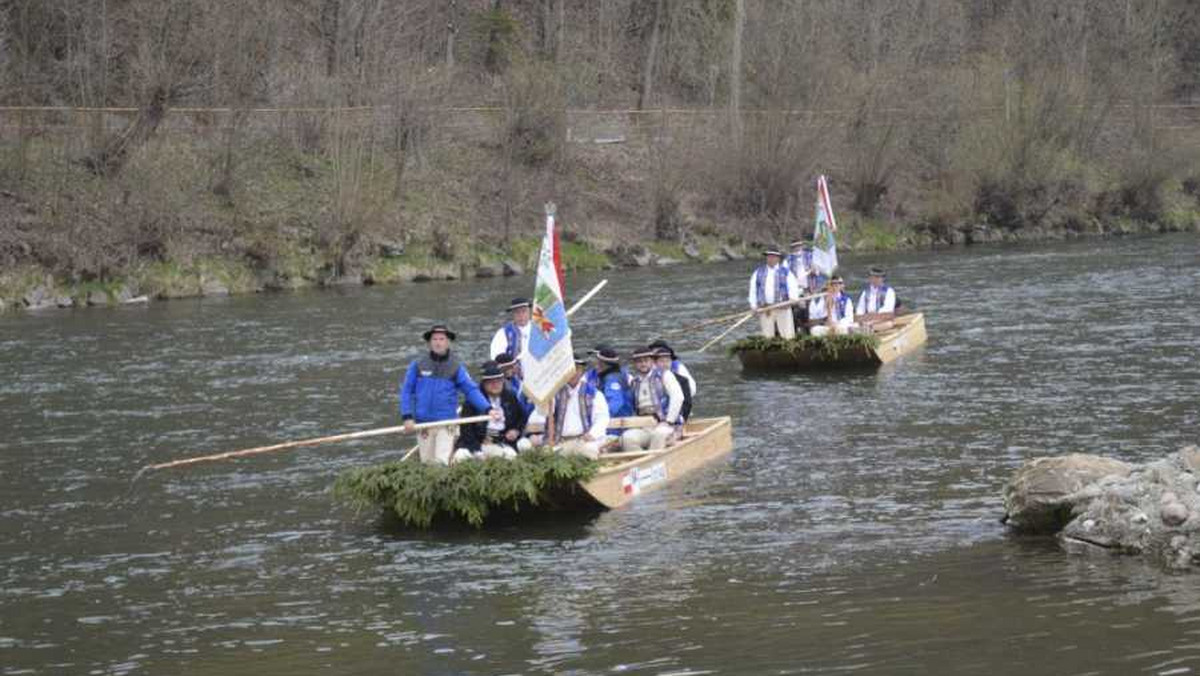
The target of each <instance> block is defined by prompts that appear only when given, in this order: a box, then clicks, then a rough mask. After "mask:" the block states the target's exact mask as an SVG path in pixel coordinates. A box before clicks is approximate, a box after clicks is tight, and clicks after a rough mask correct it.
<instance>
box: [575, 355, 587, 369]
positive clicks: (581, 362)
mask: <svg viewBox="0 0 1200 676" xmlns="http://www.w3.org/2000/svg"><path fill="white" fill-rule="evenodd" d="M575 365H576V366H586V365H587V355H584V354H581V353H579V352H576V353H575Z"/></svg>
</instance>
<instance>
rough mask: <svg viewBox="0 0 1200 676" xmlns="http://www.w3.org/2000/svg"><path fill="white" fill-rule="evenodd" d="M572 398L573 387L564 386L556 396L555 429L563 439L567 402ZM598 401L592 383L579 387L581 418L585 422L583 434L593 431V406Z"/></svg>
mask: <svg viewBox="0 0 1200 676" xmlns="http://www.w3.org/2000/svg"><path fill="white" fill-rule="evenodd" d="M570 398H571V386H570V385H564V386H562V387H560V388H559V389H558V394H555V395H554V429H555V430H558V435H559V438H561V437H562V428H563V423H564V422H566V420H567V402H568V401H569V400H570ZM595 399H596V388H595V387H592V385H591V383H587V382H585V383H583V384H582V385H581V386H580V387H579V418H580V420H581V421H582V422H583V433H584V434H587V432H588V430H590V429H592V404H593V403H594V402H595Z"/></svg>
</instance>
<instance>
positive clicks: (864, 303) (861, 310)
mask: <svg viewBox="0 0 1200 676" xmlns="http://www.w3.org/2000/svg"><path fill="white" fill-rule="evenodd" d="M881 300H882V302H880V301H881ZM895 311H896V290H895V289H893V288H892V287H890V286H889V287H888V290H887V293H885V294H883V297H882V299H881V298H880V295H879V289H878V288H876V287H874V286H870V287H867V290H866V291H863V292H862V293H861V294H860V295H859V296H858V308H857V309H856V310H855V312H857V313H858V314H860V315H865V314H870V313H872V312H895Z"/></svg>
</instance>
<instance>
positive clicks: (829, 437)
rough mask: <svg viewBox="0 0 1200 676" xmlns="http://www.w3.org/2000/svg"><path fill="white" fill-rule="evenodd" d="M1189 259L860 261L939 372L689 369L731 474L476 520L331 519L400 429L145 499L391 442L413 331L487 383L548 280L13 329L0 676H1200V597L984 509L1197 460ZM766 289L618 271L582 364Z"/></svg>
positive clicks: (739, 275) (1123, 250)
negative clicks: (1043, 474) (1090, 479)
mask: <svg viewBox="0 0 1200 676" xmlns="http://www.w3.org/2000/svg"><path fill="white" fill-rule="evenodd" d="M1198 251H1200V247H1197V240H1196V238H1195V236H1171V237H1160V238H1149V239H1131V240H1120V241H1107V242H1081V243H1072V244H1060V245H1055V246H1054V247H1053V248H1048V247H1028V248H1011V247H1006V248H982V249H980V248H975V249H969V250H965V251H948V252H940V253H938V254H937V255H932V254H927V253H908V254H896V255H889V256H881V257H877V258H872V259H870V260H867V259H864V258H857V259H856V258H849V260H847V261H846V263H847V264H848V267H849V268H850V269H851V270H852V271H855V270H861V269H863V268H865V267H866V265H867V264H868V263H875V262H880V263H883V264H885V265H886V266H887V267H888V268H889V269H890V270H892V280H891V281H892V283H893V284H894V285H895V286H897V287H898V288H899V289H900V292H901V296H902V297H903V298H906V299H911V300H913V301H914V302H916V303H917V304H919V306H920V307H921V309H922V310H924V311H925V312H926V313H927V323H928V327H929V333H930V343H929V345H928V346H927V347H926V348H925V349H924V350H923V351H922V352H920V353H919V354H916V355H913V356H911V357H908V358H905V359H903V360H901V361H900V362H897V363H895V364H892V365H889V366H887V367H884V368H882V369H880V370H879V371H875V372H865V373H863V372H859V373H853V374H830V373H817V374H793V375H782V376H768V377H753V378H751V377H744V376H742V375H741V373H740V371H739V369H738V367H737V362H736V360H732V359H730V358H728V357H726V356H725V355H723V354H720V353H719V352H718V351H713V352H712V353H706V354H703V355H694V354H691V355H689V354H688V353H687V352H686V351H684V355H683V356H684V358H685V360H686V361H688V363H689V366H690V367H691V368H692V370H693V372H695V373H696V374H697V376H698V377H699V379H700V388H701V398H700V401H699V402H698V412H699V413H701V414H705V413H708V414H729V415H732V416H733V417H734V420H735V430H734V437H735V450H734V453H733V454H732V456H731V458H730V459H729V461H728V462H725V463H720V464H718V465H716V466H714V467H711V468H708V469H706V470H705V471H704V472H702V473H701V474H699V475H697V476H696V477H695V478H694V479H693V480H691V481H688V482H687V483H686V484H683V485H674V486H671V487H669V488H668V489H666V490H664V491H660V492H657V493H651V494H647V495H645V496H643V497H642V498H639V500H638V501H635V502H634V503H633V504H632V505H631V506H629V507H628V508H625V509H622V510H618V511H615V512H607V513H603V514H600V515H585V516H582V517H577V518H573V519H567V520H556V519H538V520H535V521H533V522H527V521H525V520H512V521H508V522H505V523H502V524H500V525H499V527H498V528H496V529H494V530H489V531H483V532H477V531H474V530H471V529H456V530H451V531H443V532H437V533H424V532H415V531H410V530H404V529H399V528H398V527H397V526H396V524H395V523H394V522H391V521H389V520H388V519H386V518H380V517H379V516H378V515H375V514H355V513H353V512H351V511H349V510H347V509H345V508H344V507H341V506H339V505H336V504H334V503H333V502H332V500H331V498H330V496H329V494H328V488H329V486H330V484H331V483H332V480H333V478H334V477H335V476H336V475H337V474H338V472H340V471H342V470H344V469H346V468H348V467H352V466H357V465H360V464H363V463H370V462H377V461H380V460H384V459H389V458H396V457H399V455H401V454H402V453H403V452H404V451H405V449H406V443H405V440H403V439H400V438H394V439H389V438H383V439H374V440H366V441H362V442H358V443H351V444H346V445H342V446H336V447H316V448H310V449H303V450H298V451H296V452H294V453H285V454H279V455H275V456H260V457H257V458H254V459H247V460H243V461H238V462H231V463H226V464H215V465H209V466H203V467H196V468H194V469H191V470H186V471H178V472H168V473H162V474H158V475H152V476H150V477H147V478H145V479H142V480H141V481H140V482H139V483H138V484H137V485H136V486H134V487H133V491H132V492H130V484H129V479H130V478H131V477H132V475H133V473H134V471H136V469H137V468H138V467H140V466H142V465H144V464H146V463H149V462H159V461H163V460H167V459H172V458H175V457H179V456H183V455H190V454H199V453H209V452H216V451H220V450H228V449H232V448H240V447H245V446H252V445H257V444H260V443H268V442H272V441H277V440H280V439H288V438H297V437H305V436H316V435H321V434H326V433H333V432H338V431H346V430H353V429H363V428H369V427H376V426H384V425H391V424H394V423H395V420H396V417H397V416H396V413H395V401H394V395H393V391H394V388H395V385H396V383H397V381H398V379H399V377H400V374H401V370H402V368H403V366H404V365H405V364H406V363H407V361H408V360H409V359H411V358H412V357H413V356H415V355H416V354H417V353H418V351H419V349H420V344H419V334H420V332H421V331H423V330H424V329H425V328H427V325H428V324H429V323H431V322H433V321H436V320H443V319H446V320H449V321H450V322H451V324H452V325H453V326H454V327H456V328H457V329H459V331H460V334H461V335H462V338H463V339H462V340H461V342H460V344H459V345H458V349H459V350H460V352H461V354H462V355H463V357H464V358H465V360H466V361H467V362H468V363H472V364H473V363H476V362H478V361H479V360H480V359H481V358H482V357H483V356H484V350H485V349H486V342H487V340H488V339H489V338H490V334H491V330H493V329H494V327H495V326H496V325H497V323H498V322H499V321H500V320H501V319H502V314H501V311H502V309H503V308H504V307H505V305H506V303H507V300H508V299H509V298H510V297H512V296H514V295H521V294H526V293H527V291H528V289H526V288H525V287H526V286H527V285H528V284H529V280H528V279H508V280H501V281H490V282H488V283H486V284H483V283H479V284H475V283H467V284H427V285H421V286H405V287H390V288H363V289H347V290H341V291H334V292H325V293H317V292H312V293H297V294H292V295H282V296H272V297H244V298H228V299H217V300H208V299H206V300H203V301H194V302H188V301H181V302H172V303H161V304H153V305H150V306H148V307H142V308H118V309H112V310H89V311H76V312H69V313H49V314H42V315H29V316H15V317H14V316H9V317H6V318H4V319H3V320H2V321H0V363H3V364H4V378H3V379H0V495H2V496H3V499H2V501H0V557H3V561H4V566H3V567H0V674H18V673H37V674H42V673H60V672H61V673H88V672H95V673H120V674H124V673H148V674H155V673H180V672H182V671H187V672H188V673H199V674H206V673H212V674H227V673H245V672H249V671H254V672H255V673H257V674H260V675H261V676H270V675H273V674H281V675H282V674H292V673H296V672H309V671H313V670H314V667H317V668H328V669H329V670H331V671H337V672H353V673H379V672H390V673H394V672H400V673H478V674H493V673H562V672H570V673H579V674H604V673H627V672H628V673H655V674H666V673H670V674H701V673H727V674H740V673H763V672H773V673H810V672H818V673H825V672H830V671H842V670H865V671H869V672H877V673H895V672H901V671H908V672H914V673H922V672H933V673H945V672H953V673H997V672H1003V673H1012V672H1015V671H1021V672H1027V673H1031V674H1032V673H1047V674H1083V673H1126V672H1134V671H1137V672H1148V673H1157V674H1180V673H1190V672H1191V671H1193V670H1195V669H1196V668H1197V666H1196V665H1197V649H1198V647H1200V640H1197V638H1196V636H1195V634H1196V633H1197V632H1198V631H1200V630H1198V629H1196V628H1195V627H1197V626H1200V625H1197V624H1196V620H1197V619H1200V613H1198V611H1200V592H1198V591H1197V587H1196V585H1195V583H1194V580H1192V578H1191V576H1186V575H1185V576H1176V575H1164V574H1162V573H1160V572H1159V571H1157V570H1155V569H1153V568H1151V567H1148V566H1145V565H1143V564H1142V563H1141V562H1139V561H1136V560H1128V559H1119V558H1111V557H1109V556H1106V555H1094V556H1075V555H1066V554H1064V553H1062V552H1061V551H1060V550H1059V549H1058V548H1057V546H1056V545H1055V544H1054V543H1053V541H1037V540H1035V541H1029V540H1021V539H1014V538H1010V537H1009V536H1007V535H1006V534H1005V533H1004V531H1003V530H1002V529H1001V527H1000V525H999V524H998V522H997V518H998V517H999V515H1000V509H1001V508H1000V501H999V493H1000V487H1001V485H1002V484H1003V481H1004V480H1005V479H1006V478H1007V477H1008V476H1009V475H1010V474H1011V472H1012V471H1013V469H1014V468H1015V467H1016V466H1017V465H1018V464H1019V463H1021V462H1022V461H1023V460H1025V459H1026V458H1029V457H1032V456H1035V455H1039V454H1043V453H1054V452H1066V451H1091V452H1099V453H1106V454H1112V455H1115V456H1118V457H1122V458H1125V459H1128V460H1139V461H1140V460H1145V459H1147V458H1152V457H1155V456H1157V455H1159V454H1162V453H1165V452H1169V451H1171V450H1174V449H1175V448H1177V447H1178V446H1180V445H1183V444H1185V443H1194V442H1196V441H1197V439H1196V433H1195V430H1196V429H1200V404H1198V403H1197V402H1198V401H1200V396H1198V395H1200V362H1198V361H1197V359H1196V356H1197V355H1196V347H1195V345H1196V343H1195V336H1196V335H1197V329H1198V328H1200V319H1198V318H1197V315H1196V313H1194V312H1189V311H1185V309H1186V308H1190V307H1194V306H1195V304H1196V303H1195V301H1196V289H1197V288H1200V265H1198V263H1200V253H1198ZM748 273H749V264H736V263H735V264H728V265H720V266H709V267H684V268H671V269H663V270H657V269H655V270H638V271H632V272H630V271H622V272H621V273H620V274H613V275H612V276H611V278H610V285H609V287H608V288H607V289H606V290H605V292H604V293H602V294H601V295H600V296H599V297H597V299H596V300H595V301H593V302H592V303H591V304H590V305H589V306H588V307H587V308H586V309H584V310H583V311H581V313H580V314H579V315H578V321H577V322H576V324H577V326H576V327H575V330H576V332H577V341H578V343H579V344H581V345H584V346H588V345H591V344H593V343H594V342H597V341H599V340H611V341H613V342H616V343H618V345H619V346H620V347H622V348H625V349H628V348H630V347H633V346H634V345H637V344H641V343H644V342H646V341H647V340H649V339H650V338H652V337H654V336H655V335H656V334H658V333H660V332H661V331H663V330H665V329H669V328H673V327H677V326H683V325H686V324H689V323H692V322H694V321H698V320H700V319H703V318H705V317H708V316H712V315H717V314H724V313H727V312H730V311H734V310H736V309H738V304H739V303H740V302H743V301H742V300H740V299H741V298H742V296H741V290H742V289H743V288H744V280H745V276H746V275H747V274H748ZM852 277H853V276H852ZM599 278H600V277H599V276H598V275H580V276H578V277H576V278H572V279H570V280H568V285H569V287H570V289H569V291H570V290H572V289H573V290H575V291H576V295H577V293H579V292H582V290H585V289H587V288H590V287H591V286H592V284H594V283H595V282H596V281H598V280H599ZM665 299H669V301H668V300H665ZM446 308H453V313H452V314H450V315H449V316H446V315H445V314H443V313H445V312H446V310H445V309H446ZM718 330H719V328H718ZM716 332H717V330H714V331H712V332H711V333H706V334H703V335H699V334H698V335H694V336H691V337H689V339H688V340H685V341H684V343H683V344H684V345H685V346H686V347H691V348H694V347H695V346H697V345H699V344H701V343H702V342H703V341H704V340H706V339H707V338H708V337H709V336H711V335H715V333H716Z"/></svg>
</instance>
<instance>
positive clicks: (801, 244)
mask: <svg viewBox="0 0 1200 676" xmlns="http://www.w3.org/2000/svg"><path fill="white" fill-rule="evenodd" d="M805 244H808V240H803V239H798V240H796V241H794V242H792V243H791V244H789V245H788V247H789V248H792V249H795V248H796V247H798V246H804V245H805Z"/></svg>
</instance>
